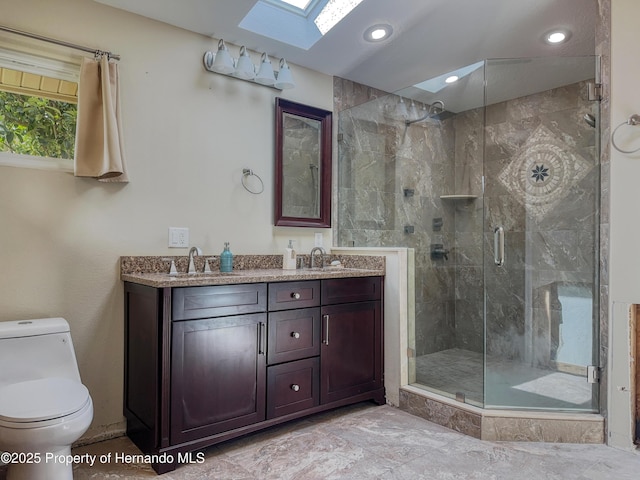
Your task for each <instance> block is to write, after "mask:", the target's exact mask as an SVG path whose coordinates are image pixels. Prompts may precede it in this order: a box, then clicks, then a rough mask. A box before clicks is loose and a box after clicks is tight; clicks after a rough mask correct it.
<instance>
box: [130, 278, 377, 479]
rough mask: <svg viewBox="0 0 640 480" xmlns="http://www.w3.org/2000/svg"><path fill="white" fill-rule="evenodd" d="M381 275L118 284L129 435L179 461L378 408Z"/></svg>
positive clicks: (166, 466)
mask: <svg viewBox="0 0 640 480" xmlns="http://www.w3.org/2000/svg"><path fill="white" fill-rule="evenodd" d="M382 352H383V346H382V278H381V277H357V278H339V279H324V280H306V281H287V282H273V283H245V284H236V285H216V286H199V287H177V288H155V287H148V286H143V285H139V284H135V283H129V282H125V388H124V397H125V398H124V413H125V416H126V418H127V435H128V436H129V437H130V438H131V439H132V440H133V441H134V443H136V445H137V446H138V447H139V448H140V449H141V450H142V451H143V452H144V453H146V454H160V453H167V454H171V455H173V458H174V461H173V462H169V463H159V464H153V468H154V469H155V470H156V472H158V473H164V472H167V471H170V470H173V469H174V468H175V467H176V466H177V464H178V463H179V461H178V458H179V456H178V454H182V453H185V452H190V451H193V450H197V449H200V448H204V447H206V446H209V445H213V444H216V443H219V442H222V441H224V440H227V439H231V438H235V437H238V436H240V435H244V434H246V433H249V432H253V431H256V430H260V429H262V428H266V427H269V426H272V425H276V424H278V423H281V422H284V421H288V420H292V419H294V418H299V417H302V416H305V415H309V414H312V413H316V412H320V411H323V410H327V409H330V408H335V407H338V406H343V405H348V404H350V403H355V402H359V401H364V400H373V401H375V402H377V403H384V387H383V378H382V361H383V360H382Z"/></svg>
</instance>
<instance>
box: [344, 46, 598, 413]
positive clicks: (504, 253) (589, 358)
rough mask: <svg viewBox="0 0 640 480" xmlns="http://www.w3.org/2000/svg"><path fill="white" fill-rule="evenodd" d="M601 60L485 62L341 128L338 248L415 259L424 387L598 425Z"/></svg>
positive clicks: (416, 330)
mask: <svg viewBox="0 0 640 480" xmlns="http://www.w3.org/2000/svg"><path fill="white" fill-rule="evenodd" d="M597 60H598V59H597V58H596V57H562V58H558V57H548V58H528V59H500V60H486V61H484V62H480V63H478V64H475V65H471V66H469V67H466V68H465V69H462V71H463V74H462V75H461V78H460V79H459V80H458V81H457V82H456V83H454V84H450V85H449V84H445V83H444V82H443V81H442V80H443V79H442V78H436V79H432V80H429V81H426V82H423V83H421V84H418V85H415V86H412V87H409V88H406V89H403V90H402V91H399V92H394V93H392V94H382V93H381V94H380V95H378V96H377V98H373V99H371V100H369V101H366V102H364V103H361V104H359V105H356V106H351V107H350V108H345V109H343V110H342V111H341V112H340V113H339V117H338V167H337V168H338V205H339V207H338V212H337V213H338V222H337V232H336V237H337V245H338V246H342V247H409V248H412V249H414V258H415V265H414V269H413V270H414V272H415V279H414V282H415V298H411V299H410V301H411V302H412V303H413V304H414V305H415V308H414V309H413V310H415V315H413V316H412V318H410V320H409V325H408V332H409V333H408V336H409V338H408V345H409V349H408V353H407V355H408V357H409V358H408V364H409V379H408V382H409V384H411V385H413V386H414V387H418V388H420V389H424V390H425V391H428V392H431V393H435V394H437V395H441V396H444V397H448V398H449V399H451V400H452V401H455V400H457V401H458V402H463V403H465V404H470V405H473V406H476V407H481V408H483V409H513V410H537V411H551V412H582V413H587V412H597V411H598V408H599V405H598V388H597V372H598V368H597V367H598V364H597V361H598V345H599V343H598V342H599V338H598V332H599V315H598V312H599V303H598V297H599V295H598V292H599V281H598V275H599V273H598V272H599V258H598V252H599V223H600V219H599V200H600V198H599V189H600V165H599V133H598V126H599V121H598V117H599V103H598V101H596V100H591V99H590V97H591V95H590V90H592V89H591V86H592V84H593V83H594V81H597V80H598V79H597V75H596V72H597V70H598V69H597V67H598V61H597ZM438 102H441V103H438ZM441 104H443V105H444V108H443V109H441V108H440V106H441ZM430 113H436V114H437V115H431V114H430ZM423 117H425V118H423ZM416 119H420V120H418V121H415V120H416Z"/></svg>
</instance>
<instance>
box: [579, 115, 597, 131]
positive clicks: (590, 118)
mask: <svg viewBox="0 0 640 480" xmlns="http://www.w3.org/2000/svg"><path fill="white" fill-rule="evenodd" d="M582 118H584V121H585V122H587V124H588V125H589V126H590V127H592V128H596V117H594V116H593V115H591V114H590V113H585V115H584V117H582Z"/></svg>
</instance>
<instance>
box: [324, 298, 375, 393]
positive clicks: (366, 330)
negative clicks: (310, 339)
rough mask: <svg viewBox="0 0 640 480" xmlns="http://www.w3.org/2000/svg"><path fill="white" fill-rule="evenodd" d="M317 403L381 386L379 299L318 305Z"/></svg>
mask: <svg viewBox="0 0 640 480" xmlns="http://www.w3.org/2000/svg"><path fill="white" fill-rule="evenodd" d="M321 313H322V344H321V346H320V365H321V366H320V371H321V377H320V378H321V380H320V382H321V383H320V403H322V404H324V403H329V402H333V401H336V400H340V399H343V398H347V397H351V396H353V395H358V394H361V393H365V392H369V391H372V390H376V389H379V388H382V385H383V382H382V315H381V307H380V302H377V301H369V302H358V303H348V304H344V305H331V306H325V307H322V312H321Z"/></svg>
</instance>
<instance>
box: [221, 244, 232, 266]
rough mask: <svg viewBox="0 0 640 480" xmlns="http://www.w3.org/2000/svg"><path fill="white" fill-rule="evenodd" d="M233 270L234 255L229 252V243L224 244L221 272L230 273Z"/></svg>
mask: <svg viewBox="0 0 640 480" xmlns="http://www.w3.org/2000/svg"><path fill="white" fill-rule="evenodd" d="M232 270H233V254H232V253H231V250H229V242H225V243H224V250H223V251H222V253H221V254H220V271H221V272H230V271H232Z"/></svg>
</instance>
